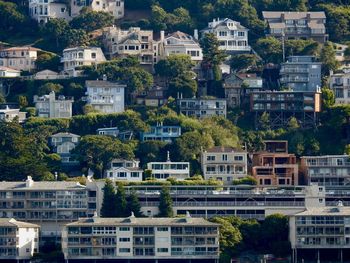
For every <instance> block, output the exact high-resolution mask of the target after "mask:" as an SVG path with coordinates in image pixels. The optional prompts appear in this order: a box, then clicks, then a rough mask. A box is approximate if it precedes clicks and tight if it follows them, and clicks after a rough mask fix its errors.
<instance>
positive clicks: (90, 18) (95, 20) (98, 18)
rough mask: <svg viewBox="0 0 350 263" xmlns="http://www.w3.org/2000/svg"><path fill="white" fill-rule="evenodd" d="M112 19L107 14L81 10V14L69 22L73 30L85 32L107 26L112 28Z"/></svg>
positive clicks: (111, 16) (110, 15)
mask: <svg viewBox="0 0 350 263" xmlns="http://www.w3.org/2000/svg"><path fill="white" fill-rule="evenodd" d="M113 21H114V17H113V15H112V14H110V13H107V12H96V11H92V10H89V9H84V10H82V12H81V14H80V15H79V16H77V17H74V18H73V19H72V21H71V22H70V25H71V27H72V28H73V29H82V30H85V31H87V32H91V31H94V30H96V29H100V28H103V27H107V26H112V25H113Z"/></svg>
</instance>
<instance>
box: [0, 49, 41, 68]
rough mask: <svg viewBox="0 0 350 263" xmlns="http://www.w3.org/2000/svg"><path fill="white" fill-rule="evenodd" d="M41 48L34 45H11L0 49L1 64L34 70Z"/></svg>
mask: <svg viewBox="0 0 350 263" xmlns="http://www.w3.org/2000/svg"><path fill="white" fill-rule="evenodd" d="M38 51H40V49H38V48H34V47H11V48H6V49H3V50H0V66H1V67H8V68H12V69H15V70H19V71H33V70H34V69H35V68H36V65H35V61H36V59H37V57H38Z"/></svg>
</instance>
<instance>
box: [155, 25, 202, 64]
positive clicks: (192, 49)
mask: <svg viewBox="0 0 350 263" xmlns="http://www.w3.org/2000/svg"><path fill="white" fill-rule="evenodd" d="M196 35H198V34H196ZM159 50H160V51H159V52H160V56H161V57H162V58H165V57H168V56H170V55H174V54H175V55H176V54H181V55H189V56H190V57H191V60H192V61H194V62H197V63H199V62H201V61H202V60H203V52H202V48H201V47H200V45H199V42H198V39H196V38H195V37H192V36H191V35H189V34H186V33H183V32H180V31H176V32H174V33H171V34H169V35H167V36H165V33H164V31H161V32H160V48H159Z"/></svg>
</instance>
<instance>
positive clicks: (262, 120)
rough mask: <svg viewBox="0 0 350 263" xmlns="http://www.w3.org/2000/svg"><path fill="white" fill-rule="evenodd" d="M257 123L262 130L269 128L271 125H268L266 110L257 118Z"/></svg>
mask: <svg viewBox="0 0 350 263" xmlns="http://www.w3.org/2000/svg"><path fill="white" fill-rule="evenodd" d="M259 124H260V127H261V128H262V129H263V130H270V129H271V126H270V114H268V113H267V112H264V113H263V114H262V115H261V116H260V119H259Z"/></svg>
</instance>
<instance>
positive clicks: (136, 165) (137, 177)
mask: <svg viewBox="0 0 350 263" xmlns="http://www.w3.org/2000/svg"><path fill="white" fill-rule="evenodd" d="M142 174H143V170H142V169H141V168H140V161H139V160H124V159H114V160H112V161H111V162H110V164H109V167H108V168H107V170H106V172H105V177H106V178H108V179H112V180H117V181H129V182H141V181H142Z"/></svg>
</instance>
